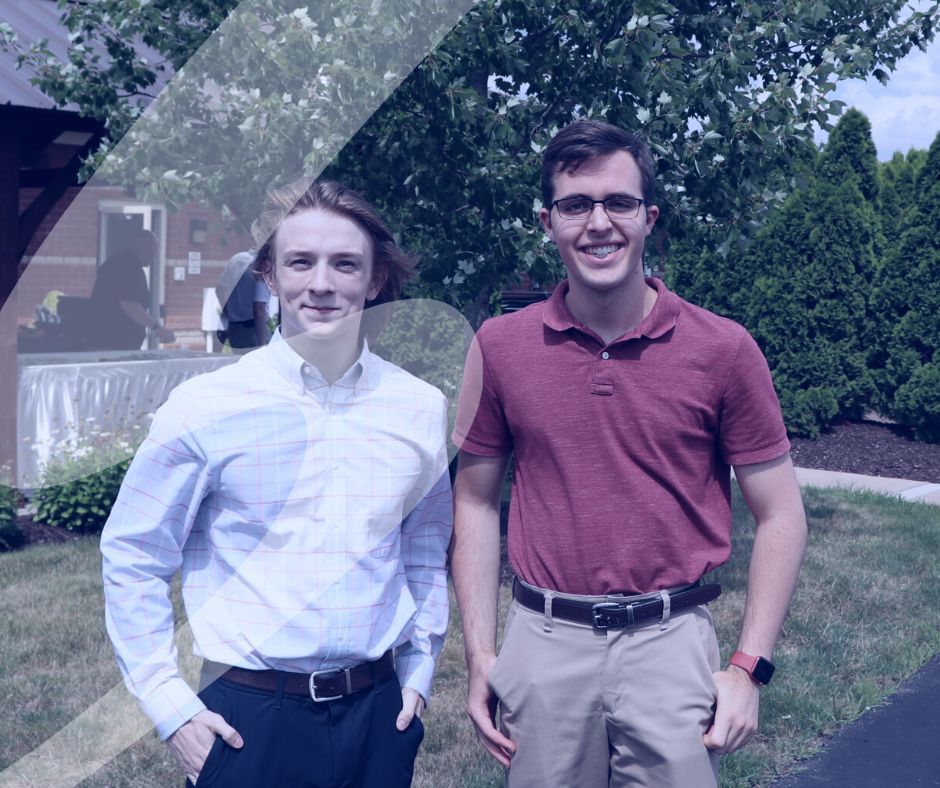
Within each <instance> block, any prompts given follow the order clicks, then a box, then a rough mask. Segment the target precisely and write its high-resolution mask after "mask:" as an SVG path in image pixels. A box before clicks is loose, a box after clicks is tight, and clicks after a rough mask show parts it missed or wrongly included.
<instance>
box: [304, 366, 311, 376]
mask: <svg viewBox="0 0 940 788" xmlns="http://www.w3.org/2000/svg"><path fill="white" fill-rule="evenodd" d="M302 369H303V373H304V374H305V375H309V374H311V370H310V365H309V364H304V365H303V367H302Z"/></svg>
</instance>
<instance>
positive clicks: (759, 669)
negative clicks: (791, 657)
mask: <svg viewBox="0 0 940 788" xmlns="http://www.w3.org/2000/svg"><path fill="white" fill-rule="evenodd" d="M774 670H776V668H774V663H773V662H771V661H770V660H768V659H764V658H763V657H758V658H757V664H756V665H754V671H753V672H752V673H751V675H752V676H753V677H754V681H756V682H758V683H759V684H769V683H770V680H771V679H772V678H773V675H774Z"/></svg>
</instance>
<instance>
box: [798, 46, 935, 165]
mask: <svg viewBox="0 0 940 788" xmlns="http://www.w3.org/2000/svg"><path fill="white" fill-rule="evenodd" d="M834 98H836V99H839V100H840V101H844V102H846V104H847V105H848V106H850V107H855V108H856V109H858V110H859V111H861V112H864V113H865V115H867V116H868V119H869V120H870V121H871V125H872V136H873V137H874V140H875V147H877V149H878V158H879V159H880V160H881V161H887V160H888V159H890V158H891V156H892V155H893V154H894V152H895V151H897V150H899V151H901V152H902V153H906V152H907V151H908V150H909V149H910V148H923V149H926V148H929V147H930V143H931V142H933V140H934V138H935V137H936V136H937V134H938V133H940V38H936V39H934V41H933V42H932V43H931V44H930V45H929V46H928V48H927V51H926V52H921V51H920V50H919V49H915V50H914V51H913V52H911V53H910V54H908V55H907V57H905V58H904V59H903V60H901V61H900V63H898V67H897V69H896V70H895V71H894V73H893V74H891V75H890V81H889V82H888V84H887V85H882V84H881V83H880V82H878V80H876V79H875V78H874V77H872V78H870V79H868V80H866V81H864V82H863V81H861V80H853V81H851V82H843V83H841V84H840V85H839V87H838V89H837V90H836V92H835V95H834ZM827 136H828V135H826V134H824V133H822V132H817V134H816V141H817V142H824V141H825V140H826V138H827Z"/></svg>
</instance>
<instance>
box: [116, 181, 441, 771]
mask: <svg viewBox="0 0 940 788" xmlns="http://www.w3.org/2000/svg"><path fill="white" fill-rule="evenodd" d="M254 229H255V235H256V238H255V240H256V242H257V243H258V248H259V251H258V253H257V255H256V257H255V260H254V263H253V265H254V270H255V271H256V273H257V274H258V275H259V276H261V277H263V279H264V281H265V282H266V284H267V285H268V287H269V288H270V289H271V291H272V292H273V293H275V294H276V295H277V296H278V299H279V301H280V313H281V326H280V328H279V330H278V331H277V332H276V334H275V336H274V337H273V338H272V340H271V342H270V343H269V344H268V345H266V346H265V347H263V348H260V349H258V350H255V351H253V352H251V353H248V354H247V355H245V356H243V357H242V358H241V359H240V360H239V361H238V363H237V364H232V365H230V366H228V367H225V368H223V369H221V370H218V371H216V372H212V373H209V374H207V375H203V376H199V377H197V378H193V379H191V380H189V381H187V382H186V383H184V384H182V385H181V386H179V387H178V388H177V389H176V390H175V391H174V392H173V394H172V396H171V397H170V399H169V400H168V401H167V403H166V404H165V405H164V406H163V407H162V408H160V410H159V411H158V413H157V414H156V417H155V419H154V423H153V427H152V429H151V431H150V434H149V436H148V438H147V440H146V441H145V442H144V444H143V445H142V446H141V448H140V450H139V451H138V453H137V455H136V456H135V458H134V461H133V463H132V464H131V467H130V469H129V470H128V472H127V476H126V478H125V480H124V484H123V486H122V488H121V492H120V495H119V496H118V499H117V502H116V504H115V506H114V510H113V511H112V513H111V517H110V519H109V520H108V523H107V525H106V527H105V529H104V534H103V535H102V540H101V550H102V553H103V554H104V580H105V595H106V605H107V624H108V632H109V634H110V635H111V639H112V641H113V642H114V646H115V651H116V653H117V657H118V662H119V664H120V667H121V670H122V672H123V674H124V678H125V681H126V683H127V686H128V688H129V689H130V691H131V692H132V693H133V694H134V695H135V696H136V697H137V698H138V700H139V701H140V702H141V705H142V706H143V708H144V711H145V712H146V713H147V714H148V715H149V717H150V718H151V720H152V721H153V723H154V725H155V727H156V729H157V732H158V734H159V735H160V736H161V738H163V739H165V740H166V742H167V745H168V747H169V749H170V751H171V753H172V754H173V756H174V757H175V758H176V760H177V762H178V763H179V765H180V768H181V770H182V771H183V772H184V773H185V774H186V776H187V777H188V779H189V781H190V783H196V782H197V781H198V785H199V786H200V788H202V787H203V786H206V785H208V786H211V785H219V786H226V788H233V787H234V788H239V787H241V786H244V787H245V788H260V787H261V786H272V787H277V788H279V787H280V786H291V787H292V788H302V787H305V786H310V787H311V788H313V787H316V788H319V787H320V786H323V787H324V788H326V786H335V785H344V786H362V788H370V787H371V786H376V788H378V787H379V786H382V787H383V788H384V786H399V787H403V786H407V785H409V784H410V783H411V777H412V771H413V764H414V759H415V756H416V754H417V751H418V747H419V746H420V743H421V740H422V738H423V727H422V724H421V720H420V716H421V713H422V711H423V708H424V704H425V702H426V700H427V697H428V694H429V692H430V687H431V680H432V676H433V672H434V664H435V659H436V657H437V655H438V654H439V652H440V649H441V646H442V643H443V638H444V632H445V630H446V628H447V616H448V597H447V581H446V574H445V571H446V570H445V559H446V550H447V545H448V542H449V540H450V534H451V526H452V499H451V492H450V484H449V481H450V480H449V475H448V473H447V452H446V443H445V432H446V427H447V418H446V402H445V399H444V396H443V395H442V394H441V393H440V392H439V391H438V390H437V389H435V388H434V387H432V386H430V385H428V384H427V383H425V382H423V381H421V380H418V379H417V378H415V377H413V376H411V375H409V374H408V373H406V372H404V371H403V370H401V369H399V368H398V367H395V366H393V365H392V364H389V363H388V362H386V361H384V360H382V359H381V358H379V357H378V356H375V355H374V354H373V353H371V352H370V350H369V347H368V342H367V340H366V339H365V335H366V333H367V325H366V324H367V323H370V322H371V323H373V324H374V323H375V321H370V316H366V315H365V314H364V310H365V309H366V308H367V307H369V306H373V305H376V304H382V303H386V302H388V301H391V300H393V299H394V298H396V297H397V296H398V294H399V293H400V291H401V286H402V283H403V281H404V280H405V279H406V277H407V276H408V275H409V274H410V271H411V267H412V260H411V258H409V257H408V256H407V255H406V254H404V253H403V252H402V251H401V250H400V249H399V248H398V247H397V245H396V244H395V241H394V240H393V238H392V236H391V234H390V233H389V231H388V230H387V228H386V227H385V225H384V224H383V223H382V221H381V220H380V219H379V217H378V215H377V214H376V213H375V211H374V210H373V209H372V207H371V206H370V205H369V204H368V203H367V202H366V201H365V200H363V199H362V198H361V197H360V196H359V195H357V194H356V193H355V192H353V191H352V190H350V189H348V188H346V187H344V186H342V185H340V184H337V183H332V182H322V183H317V182H314V183H311V182H309V181H303V182H298V183H295V184H292V185H291V186H288V187H285V188H283V189H278V190H276V191H275V192H273V193H272V194H271V195H270V196H269V201H268V210H267V211H266V212H265V213H264V214H263V215H262V217H261V218H260V219H259V221H258V222H257V223H256V226H255V228H254ZM373 327H374V325H373ZM178 569H179V570H180V571H181V574H182V591H183V601H184V603H185V605H186V612H187V615H188V618H189V623H190V626H191V627H192V632H193V641H194V651H195V652H196V654H197V655H200V656H202V657H204V658H205V659H206V662H205V664H204V667H203V685H204V688H203V690H202V691H201V692H200V693H199V695H198V696H197V694H196V693H195V692H194V691H193V690H192V689H190V687H189V686H188V685H187V684H186V683H185V682H184V681H183V679H182V677H181V676H180V673H179V670H178V667H177V661H176V654H175V651H174V648H173V628H174V627H173V615H172V613H173V611H172V606H171V604H170V600H169V597H168V592H169V587H170V582H171V580H172V577H173V575H174V573H175V572H176V571H177V570H178Z"/></svg>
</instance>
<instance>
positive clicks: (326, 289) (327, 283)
mask: <svg viewBox="0 0 940 788" xmlns="http://www.w3.org/2000/svg"><path fill="white" fill-rule="evenodd" d="M307 289H308V290H310V291H311V292H312V293H314V294H316V295H329V294H330V293H332V292H333V280H332V277H331V276H330V268H329V266H327V265H322V264H318V265H314V266H313V267H312V268H311V269H310V275H309V277H308V279H307Z"/></svg>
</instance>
